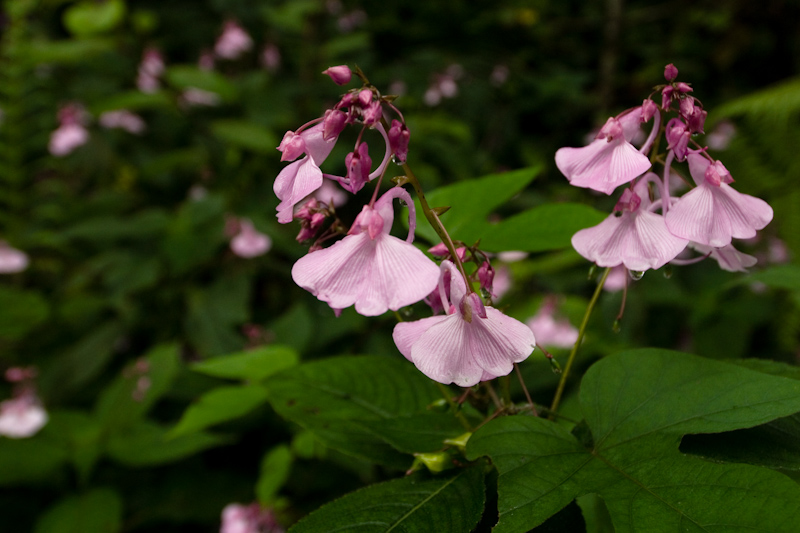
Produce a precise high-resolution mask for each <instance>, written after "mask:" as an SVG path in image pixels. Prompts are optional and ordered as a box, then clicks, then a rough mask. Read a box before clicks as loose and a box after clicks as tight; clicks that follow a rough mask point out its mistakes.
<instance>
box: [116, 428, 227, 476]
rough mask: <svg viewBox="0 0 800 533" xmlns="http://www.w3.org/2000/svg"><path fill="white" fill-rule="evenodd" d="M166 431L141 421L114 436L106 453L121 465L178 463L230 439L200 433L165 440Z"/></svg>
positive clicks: (137, 465) (136, 465)
mask: <svg viewBox="0 0 800 533" xmlns="http://www.w3.org/2000/svg"><path fill="white" fill-rule="evenodd" d="M168 432H169V431H168V429H167V428H164V427H162V426H160V425H159V424H156V423H154V422H150V421H142V422H139V423H138V424H135V425H132V426H129V427H127V428H125V429H124V430H122V431H119V432H117V433H114V434H113V435H112V436H111V437H110V438H109V439H108V442H107V443H106V452H107V453H108V455H109V457H111V458H112V459H114V460H115V461H116V462H118V463H120V464H122V465H126V466H133V467H142V466H154V465H161V464H166V463H171V462H174V461H178V460H181V459H183V458H185V457H189V456H191V455H194V454H196V453H200V452H202V451H204V450H207V449H209V448H214V447H217V446H221V445H223V444H227V443H229V442H230V441H231V439H230V438H229V437H226V436H222V435H212V434H210V433H205V432H202V431H200V432H196V433H191V434H189V435H181V436H179V437H175V438H168V437H167V434H168Z"/></svg>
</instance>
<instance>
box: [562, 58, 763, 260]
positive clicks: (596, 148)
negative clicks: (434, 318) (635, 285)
mask: <svg viewBox="0 0 800 533" xmlns="http://www.w3.org/2000/svg"><path fill="white" fill-rule="evenodd" d="M677 76H678V69H677V68H675V66H674V65H672V64H670V65H667V67H666V68H665V70H664V77H665V79H666V81H667V83H666V84H664V85H662V86H659V87H657V88H656V89H657V90H658V91H660V92H661V103H660V105H659V104H657V103H656V102H654V101H653V100H652V99H650V98H647V99H646V100H644V102H643V103H642V105H641V106H639V107H635V108H632V109H628V110H626V111H624V112H623V113H621V114H620V115H618V116H616V117H611V118H609V119H608V121H607V122H606V123H605V125H604V126H603V127H602V128H601V129H600V132H599V133H598V134H597V136H596V138H595V139H594V140H593V141H592V142H591V143H590V144H589V145H587V146H584V147H582V148H561V149H560V150H558V152H556V158H555V159H556V165H557V166H558V169H559V170H560V171H561V172H562V173H563V174H564V175H565V176H566V177H567V179H568V180H569V181H570V183H571V184H572V185H575V186H577V187H586V188H590V189H594V190H596V191H600V192H604V193H606V194H611V193H612V192H613V191H614V190H615V189H616V188H617V187H619V186H620V185H625V184H628V187H627V188H626V189H625V191H624V192H623V193H622V196H621V197H620V199H619V201H618V202H617V204H616V206H615V208H614V213H613V214H612V215H610V216H609V217H608V218H607V219H605V220H604V221H603V222H601V223H600V224H599V225H597V226H595V227H592V228H587V229H584V230H581V231H579V232H577V233H576V234H575V235H574V236H573V238H572V245H573V247H574V248H575V249H576V250H577V251H578V253H580V254H581V255H582V256H584V257H585V258H587V259H589V260H590V261H594V262H595V263H597V264H598V265H599V266H603V267H615V266H618V265H623V266H624V267H625V268H627V269H628V270H630V271H632V272H634V271H636V272H643V271H645V270H648V269H657V268H660V267H662V266H664V265H665V264H667V263H670V262H671V263H673V264H686V263H687V262H691V261H694V260H699V259H703V258H705V257H708V256H710V257H712V258H714V259H716V260H717V261H718V262H719V264H720V266H721V267H722V268H723V269H725V270H731V271H737V270H739V271H743V270H745V269H746V268H747V267H749V266H752V265H753V264H754V263H755V260H754V258H752V257H751V256H748V255H746V254H742V253H740V252H738V251H737V250H736V249H734V248H733V246H732V244H731V240H732V239H734V238H735V239H747V238H751V237H754V236H755V235H756V231H757V230H760V229H762V228H764V227H765V226H766V225H767V224H768V223H769V222H770V221H771V220H772V208H770V206H769V205H767V203H766V202H764V201H763V200H760V199H758V198H755V197H753V196H749V195H747V194H742V193H739V192H737V191H736V190H735V189H734V188H733V187H731V186H730V184H731V183H732V182H733V178H732V177H731V175H730V173H729V172H728V170H727V169H726V168H725V166H724V165H723V164H722V162H721V161H718V160H715V159H714V158H713V157H711V156H710V155H709V154H708V152H707V147H704V146H702V145H700V144H698V143H697V142H696V141H695V139H694V137H695V136H696V135H698V134H702V133H703V128H704V125H705V120H706V116H707V112H706V111H705V110H704V109H703V105H702V104H701V102H700V101H699V100H698V99H696V98H695V97H693V96H692V95H691V94H690V93H691V92H692V87H691V86H690V85H689V84H687V83H684V82H677V81H675V80H676V78H677ZM651 96H652V95H651ZM673 113H674V114H675V115H676V116H674V117H672V118H670V119H669V121H668V122H666V126H664V127H663V128H662V126H661V125H662V123H663V121H664V120H665V119H666V117H668V116H669V115H670V114H673ZM650 121H652V122H653V125H652V127H651V130H650V134H649V136H648V137H647V139H646V140H645V141H644V143H642V145H641V146H640V147H639V148H638V149H637V148H636V147H635V146H634V144H633V143H634V142H635V139H636V137H637V136H638V135H639V134H640V133H641V126H642V125H643V124H646V123H648V122H650ZM661 133H663V134H664V136H665V140H666V154H659V153H656V151H655V149H654V147H655V146H658V143H656V142H655V141H656V139H657V137H658V135H660V134H661ZM653 162H659V163H661V164H662V165H663V174H662V175H661V176H659V175H658V174H656V173H654V172H652V171H651V168H652V164H653ZM676 162H678V163H682V162H686V163H687V166H688V170H689V174H690V175H691V177H692V180H693V181H694V187H693V188H691V190H689V191H688V192H686V193H685V194H683V196H681V197H680V198H676V197H674V196H673V192H674V191H672V190H671V189H673V188H674V186H673V183H672V181H673V180H672V177H673V173H674V172H675V170H676V169H675V168H673V163H676ZM684 181H687V182H688V180H684ZM659 211H660V212H659ZM687 246H688V247H689V248H690V249H693V250H696V251H698V252H699V253H700V254H702V255H701V256H700V257H699V258H696V259H691V260H687V259H676V258H677V257H678V255H679V254H681V253H682V252H684V250H686V248H687Z"/></svg>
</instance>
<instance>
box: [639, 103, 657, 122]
mask: <svg viewBox="0 0 800 533" xmlns="http://www.w3.org/2000/svg"><path fill="white" fill-rule="evenodd" d="M657 111H658V105H656V103H655V102H654V101H652V100H650V99H649V98H646V99H645V100H644V102H642V122H650V119H651V118H653V115H655V114H656V112H657Z"/></svg>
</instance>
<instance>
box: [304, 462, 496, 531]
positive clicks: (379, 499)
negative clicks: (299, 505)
mask: <svg viewBox="0 0 800 533" xmlns="http://www.w3.org/2000/svg"><path fill="white" fill-rule="evenodd" d="M483 504H484V485H483V469H482V467H481V466H480V465H477V466H473V467H470V468H466V469H463V470H460V471H458V472H457V473H456V474H453V475H451V476H439V477H434V478H431V479H424V478H422V477H421V476H420V475H419V474H415V475H413V476H407V477H404V478H401V479H395V480H392V481H387V482H385V483H379V484H377V485H371V486H369V487H366V488H363V489H361V490H358V491H356V492H353V493H350V494H348V495H346V496H344V497H342V498H340V499H338V500H336V501H335V502H333V503H330V504H328V505H325V506H324V507H322V508H320V509H318V510H317V511H315V512H313V513H311V514H310V515H308V516H307V517H305V518H304V519H303V520H301V521H300V522H298V523H297V524H295V525H294V527H292V528H291V529H290V530H289V531H290V533H305V532H308V533H318V532H320V531H326V532H328V533H334V532H344V531H348V532H358V533H382V532H389V531H395V532H398V533H400V532H404V533H412V532H417V531H435V532H436V533H463V532H466V531H471V530H472V528H474V527H475V524H477V523H478V520H480V517H481V514H482V513H483Z"/></svg>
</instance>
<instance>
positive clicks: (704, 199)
mask: <svg viewBox="0 0 800 533" xmlns="http://www.w3.org/2000/svg"><path fill="white" fill-rule="evenodd" d="M688 161H689V172H690V173H691V175H692V178H693V179H694V181H695V183H696V184H697V187H695V188H694V189H692V190H691V191H689V192H687V193H686V194H684V195H683V196H682V197H681V198H680V199H679V200H678V201H677V202H676V203H675V205H673V206H672V207H670V209H669V211H668V212H667V215H666V217H665V218H666V223H667V227H668V228H669V231H670V232H672V234H673V235H676V236H678V237H680V238H682V239H688V240H690V241H694V242H696V243H699V244H704V245H706V246H711V247H712V248H721V247H723V246H727V245H728V244H730V243H731V238H736V239H749V238H750V237H754V236H755V234H756V230H760V229H762V228H764V227H765V226H766V225H767V224H769V222H770V221H771V220H772V208H771V207H770V206H769V205H768V204H767V203H766V202H765V201H764V200H761V199H760V198H756V197H754V196H750V195H747V194H742V193H740V192H738V191H736V190H735V189H734V188H733V187H731V186H730V185H728V184H729V183H731V182H732V181H733V178H731V175H730V173H729V172H728V170H727V169H726V168H725V167H724V166H723V165H722V163H721V162H719V161H714V163H713V164H712V163H711V161H709V159H708V158H707V157H706V156H704V155H703V154H702V153H700V152H690V153H689V156H688Z"/></svg>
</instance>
